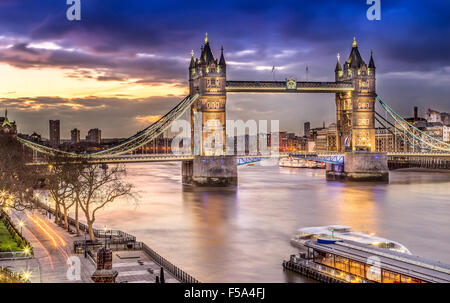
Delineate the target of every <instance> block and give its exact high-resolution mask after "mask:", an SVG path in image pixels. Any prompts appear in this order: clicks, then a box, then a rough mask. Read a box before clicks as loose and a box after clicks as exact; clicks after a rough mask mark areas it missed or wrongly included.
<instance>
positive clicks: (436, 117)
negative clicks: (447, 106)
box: [425, 108, 450, 124]
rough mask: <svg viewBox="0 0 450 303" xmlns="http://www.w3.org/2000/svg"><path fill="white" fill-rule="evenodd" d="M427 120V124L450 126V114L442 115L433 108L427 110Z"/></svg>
mask: <svg viewBox="0 0 450 303" xmlns="http://www.w3.org/2000/svg"><path fill="white" fill-rule="evenodd" d="M425 118H426V119H427V122H440V123H443V124H450V113H441V112H438V111H436V110H433V109H431V108H429V109H427V111H426V113H425Z"/></svg>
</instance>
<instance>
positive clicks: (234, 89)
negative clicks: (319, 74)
mask: <svg viewBox="0 0 450 303" xmlns="http://www.w3.org/2000/svg"><path fill="white" fill-rule="evenodd" d="M288 82H289V81H227V85H226V91H227V93H239V92H241V93H340V92H347V91H352V90H354V87H353V84H352V83H351V82H292V83H288Z"/></svg>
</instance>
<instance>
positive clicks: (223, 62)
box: [219, 46, 226, 65]
mask: <svg viewBox="0 0 450 303" xmlns="http://www.w3.org/2000/svg"><path fill="white" fill-rule="evenodd" d="M219 64H220V65H225V64H226V63H225V57H224V56H223V46H222V47H221V49H220V61H219Z"/></svg>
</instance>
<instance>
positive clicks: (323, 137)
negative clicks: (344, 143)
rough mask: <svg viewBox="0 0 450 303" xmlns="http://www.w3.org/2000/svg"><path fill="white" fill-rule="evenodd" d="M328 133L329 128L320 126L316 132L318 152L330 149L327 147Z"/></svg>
mask: <svg viewBox="0 0 450 303" xmlns="http://www.w3.org/2000/svg"><path fill="white" fill-rule="evenodd" d="M327 133H328V130H327V129H326V128H320V129H318V130H317V132H316V138H315V141H316V144H315V147H316V150H315V151H316V152H326V151H327V150H328V147H327Z"/></svg>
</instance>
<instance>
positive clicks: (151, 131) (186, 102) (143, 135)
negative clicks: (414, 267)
mask: <svg viewBox="0 0 450 303" xmlns="http://www.w3.org/2000/svg"><path fill="white" fill-rule="evenodd" d="M198 97H199V94H196V95H194V96H193V97H190V96H187V97H185V98H184V99H183V100H182V101H181V102H180V103H178V104H177V105H176V106H175V107H174V108H172V109H171V110H170V111H169V112H168V113H167V114H165V115H164V116H163V117H161V118H160V119H158V121H156V122H155V123H153V124H151V125H149V126H148V127H147V128H145V129H143V130H141V131H140V132H138V133H136V134H135V135H133V136H131V137H129V138H128V139H125V140H123V141H122V142H120V143H119V144H117V145H115V146H112V147H110V148H107V149H104V150H100V151H97V152H93V153H88V154H76V153H71V152H66V151H62V150H59V149H55V148H51V147H48V146H44V145H41V144H38V143H36V142H32V141H29V140H25V139H23V138H18V140H19V142H21V143H22V144H24V145H25V146H27V147H29V148H31V149H32V150H35V151H37V152H39V153H43V154H47V155H63V156H68V157H72V158H78V159H86V160H89V159H99V158H108V157H113V156H118V155H123V154H128V153H131V152H133V151H134V150H136V149H138V148H140V147H142V146H143V145H146V144H148V143H149V142H151V141H152V140H155V139H156V138H158V137H159V136H160V135H161V134H163V133H164V132H165V131H167V130H168V129H169V127H170V126H171V125H172V123H173V122H174V121H175V120H177V119H178V118H180V117H181V116H182V115H183V114H184V113H185V112H186V111H187V110H188V109H190V108H191V105H192V104H193V103H194V102H195V101H196V100H197V99H198Z"/></svg>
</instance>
